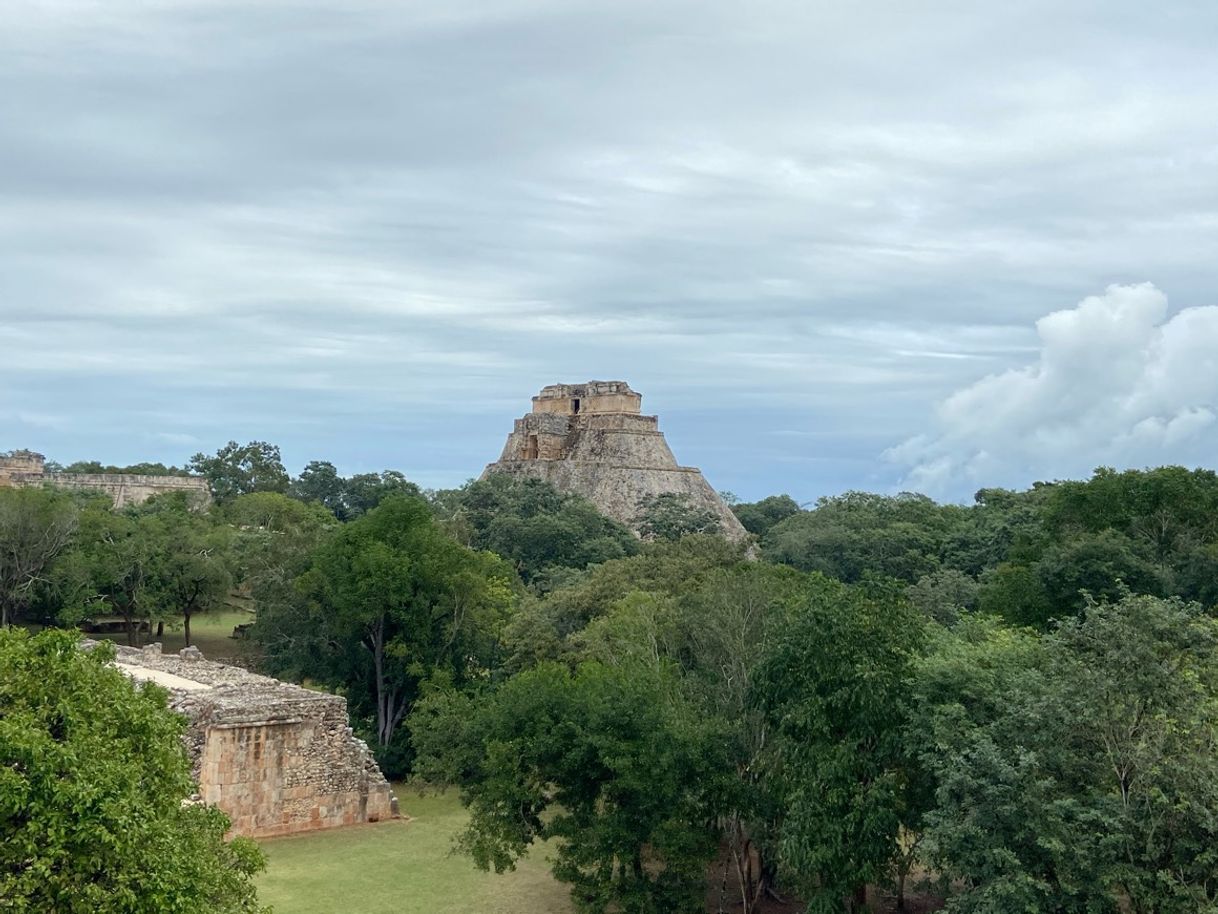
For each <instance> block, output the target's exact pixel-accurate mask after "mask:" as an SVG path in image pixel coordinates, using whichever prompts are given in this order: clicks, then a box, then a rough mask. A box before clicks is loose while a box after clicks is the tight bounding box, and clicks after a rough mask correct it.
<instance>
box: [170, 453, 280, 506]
mask: <svg viewBox="0 0 1218 914" xmlns="http://www.w3.org/2000/svg"><path fill="white" fill-rule="evenodd" d="M188 468H189V469H190V471H191V472H192V473H198V474H199V475H200V476H204V477H206V478H207V482H208V485H209V486H210V487H211V494H212V497H213V498H215V499H216V501H218V502H226V501H229V500H230V499H233V498H236V497H237V496H238V495H246V494H248V493H250V492H286V491H287V490H288V484H289V482H290V479H289V477H288V471H287V470H286V469H284V466H283V460H282V459H281V458H280V456H279V446H278V445H274V444H270V443H269V442H266V441H251V442H249V443H248V444H244V445H242V444H238V443H237V442H236V441H230V442H229V443H228V444H226V445H224V447H222V448H220V450H218V451H216V453H215V454H214V455H211V456H208V455H207V454H204V453H202V452H200V453H198V454H195V455H194V456H193V457H191V458H190V464H189V467H188Z"/></svg>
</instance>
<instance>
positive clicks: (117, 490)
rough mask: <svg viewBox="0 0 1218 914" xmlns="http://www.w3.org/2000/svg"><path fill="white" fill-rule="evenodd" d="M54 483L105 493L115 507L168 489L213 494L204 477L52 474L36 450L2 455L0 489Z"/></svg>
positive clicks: (202, 496) (204, 496)
mask: <svg viewBox="0 0 1218 914" xmlns="http://www.w3.org/2000/svg"><path fill="white" fill-rule="evenodd" d="M41 485H52V486H57V487H59V488H62V489H90V490H94V491H97V492H104V493H105V494H107V495H109V496H110V499H111V500H112V501H113V502H114V507H116V508H122V507H124V506H126V505H133V504H139V503H140V502H144V501H147V500H148V499H149V498H151V497H152V496H153V495H160V494H162V493H164V492H186V493H188V494H189V495H191V496H192V497H195V498H199V499H202V500H204V501H206V500H208V499H210V497H211V495H210V493H209V492H208V489H207V480H206V479H204V478H203V477H202V476H140V475H137V474H134V473H48V472H47V471H46V458H45V457H43V456H42V454H36V453H34V452H33V451H13V452H12V453H10V454H7V455H5V454H0V488H4V487H5V486H9V487H14V486H41Z"/></svg>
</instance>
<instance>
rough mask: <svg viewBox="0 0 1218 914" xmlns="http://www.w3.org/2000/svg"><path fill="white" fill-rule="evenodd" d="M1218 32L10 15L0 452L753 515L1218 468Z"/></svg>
mask: <svg viewBox="0 0 1218 914" xmlns="http://www.w3.org/2000/svg"><path fill="white" fill-rule="evenodd" d="M1216 36H1218V4H1213V3H1206V2H1200V0H1198V2H1194V3H1172V2H1167V3H1162V4H1150V3H1145V2H1143V0H1138V2H1124V0H1104V2H1086V0H1077V2H1071V3H1066V4H1063V3H1061V2H1058V0H1054V2H1041V0H1028V2H1021V3H1007V4H997V3H994V4H977V3H971V4H970V3H935V2H927V3H909V2H899V0H894V2H872V0H863V2H852V3H844V2H832V3H830V2H823V0H790V2H775V0H751V2H748V3H741V2H721V0H697V2H680V0H677V2H673V0H639V2H635V0H613V2H605V0H602V2H596V3H584V2H577V0H553V2H550V0H502V2H497V0H482V2H472V0H445V2H434V0H429V2H406V0H399V2H372V0H343V2H341V3H337V2H331V3H320V2H307V3H306V2H287V0H283V2H280V0H257V2H249V0H241V2H227V0H123V2H115V0H7V2H5V3H3V4H0V449H4V448H9V447H21V446H26V447H31V448H34V449H36V450H41V451H44V452H46V453H47V454H48V455H50V456H52V457H55V458H57V459H59V460H61V461H64V462H67V461H70V460H73V459H78V458H85V457H89V458H99V459H102V460H104V461H107V462H116V463H126V462H132V461H136V460H141V459H159V460H164V461H167V462H179V463H180V462H182V461H184V460H185V459H187V458H188V457H189V456H190V454H192V453H194V452H195V451H197V450H206V451H214V450H215V449H216V448H217V447H219V446H220V445H221V444H223V443H224V442H225V441H227V440H228V439H230V438H235V439H239V440H242V441H245V440H249V439H252V438H259V439H266V440H270V441H273V442H277V443H279V444H280V445H281V446H282V448H283V452H284V457H285V460H286V462H287V463H288V465H289V468H290V469H292V470H293V471H295V470H297V469H299V467H300V466H301V465H303V463H304V462H305V461H306V460H309V459H313V458H327V459H330V460H332V461H334V462H335V463H336V464H337V465H338V466H339V467H340V469H342V470H344V471H348V472H354V471H365V470H375V469H381V468H384V467H396V468H400V469H402V470H404V471H405V472H406V473H407V474H408V475H409V476H411V477H412V478H413V479H415V480H417V481H419V482H421V483H422V484H424V485H432V486H436V485H450V484H458V483H460V482H462V481H463V480H464V479H466V478H468V477H470V476H474V475H477V473H479V472H480V471H481V468H482V466H483V465H484V464H485V463H486V462H488V461H490V460H493V459H495V457H496V456H497V455H498V452H499V450H500V448H501V447H502V444H503V439H504V437H505V436H506V434H507V432H508V430H509V428H510V426H511V422H512V419H513V418H514V417H516V416H518V415H520V414H521V413H523V412H525V411H526V409H527V406H528V402H529V397H530V396H531V395H532V394H533V393H535V392H536V391H537V389H538V388H540V387H541V386H542V385H544V384H547V383H552V382H556V381H582V380H587V379H589V378H604V379H610V378H622V379H626V380H628V381H630V383H631V384H632V385H633V386H634V387H635V389H637V390H640V391H642V393H643V394H644V408H645V410H646V411H649V412H656V413H658V414H659V415H660V418H661V427H662V428H663V429H664V430H665V431H666V432H667V434H668V438H669V442H670V444H672V446H673V449H674V450H675V452H676V454H677V456H678V458H679V459H680V460H681V461H682V462H684V463H688V464H695V465H699V466H701V467H702V468H703V470H704V471H705V472H706V474H707V476H708V478H709V479H710V481H711V483H712V485H714V486H716V487H717V488H720V489H731V490H733V491H735V492H737V493H738V494H739V495H741V496H743V497H745V498H749V499H752V498H756V497H761V496H763V495H766V494H769V493H773V492H780V491H787V492H790V493H792V494H793V495H795V496H796V497H797V498H799V499H800V500H807V499H812V498H815V497H817V496H819V495H822V494H829V493H834V492H839V491H842V490H843V489H847V488H867V489H873V490H884V491H887V490H896V489H899V488H902V487H912V488H916V489H920V490H924V491H927V492H929V493H931V494H933V495H935V496H937V497H941V498H950V499H958V498H967V497H969V496H970V495H971V493H972V492H973V491H974V490H975V489H976V488H977V487H978V486H980V485H983V484H985V485H1012V486H1024V485H1027V484H1028V483H1030V482H1031V481H1033V480H1035V479H1046V478H1060V477H1067V476H1079V475H1085V474H1086V473H1088V472H1089V470H1090V469H1091V468H1092V467H1094V466H1096V465H1098V464H1111V465H1116V466H1127V465H1132V466H1145V465H1153V464H1160V463H1166V462H1179V463H1185V464H1187V465H1190V466H1191V465H1198V464H1204V465H1209V466H1214V465H1215V464H1216V463H1218V421H1216V419H1218V54H1215V51H1214V48H1215V40H1216Z"/></svg>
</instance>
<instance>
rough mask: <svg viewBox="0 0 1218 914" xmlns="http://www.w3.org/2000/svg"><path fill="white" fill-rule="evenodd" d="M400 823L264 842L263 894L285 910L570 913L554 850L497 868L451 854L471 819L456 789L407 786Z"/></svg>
mask: <svg viewBox="0 0 1218 914" xmlns="http://www.w3.org/2000/svg"><path fill="white" fill-rule="evenodd" d="M398 799H399V800H400V802H401V806H402V813H403V814H404V815H408V816H411V817H412V818H411V819H410V820H409V821H407V820H405V819H403V820H400V821H394V822H379V823H377V824H375V825H355V826H352V827H350V828H339V829H333V830H329V831H323V832H315V833H313V834H308V835H299V836H295V837H289V838H272V839H269V840H264V841H260V842H259V844H261V845H262V849H263V850H264V851H265V852H266V856H267V870H266V872H265V873H263V874H262V875H261V876H260V877H259V878H258V897H259V899H260V900H261V901H262V903H263V904H270V905H273V906H274V908H275V914H570V912H571V910H572V908H571V902H570V898H569V896H568V890H567V887H566V886H564V885H561V884H559V883H557V882H555V881H554V879H553V878H552V877H551V876H550V870H549V866H548V864H547V862H546V860H545V850H544V848H537V849H535V850H534V852H533V854H532V855H531V856H529V857H526V858H525V859H524V860H521V861H520V863H519V864H518V865H517V868H516V870H515V871H514V872H508V873H504V874H503V875H502V876H497V875H495V873H493V872H492V873H483V872H481V871H480V870H478V869H476V868H475V867H474V865H473V863H472V862H471V861H470V860H469V858H468V857H464V856H456V855H453V854H450V850H451V848H452V839H453V836H454V835H455V834H456V833H457V832H458V831H459V830H460V828H461V826H462V825H463V824H464V823H465V821H466V812H465V810H464V809H463V808H462V807H461V803H460V802H459V801H458V799H457V794H456V792H455V791H450V792H449V793H446V794H444V795H443V796H435V795H430V796H425V797H420V796H419V795H418V794H415V793H413V792H412V791H410V790H407V789H405V788H398Z"/></svg>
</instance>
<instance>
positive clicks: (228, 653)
mask: <svg viewBox="0 0 1218 914" xmlns="http://www.w3.org/2000/svg"><path fill="white" fill-rule="evenodd" d="M253 621H254V616H253V614H252V613H248V612H245V611H244V610H240V609H224V610H219V611H216V612H207V613H200V614H199V615H197V616H193V617H192V618H191V620H190V640H191V641H192V642H193V643H194V645H195V646H196V647H197V648H198V649H199V650H201V651H202V652H203V656H204V657H206V658H207V659H208V660H231V659H232V658H234V657H240V656H241V655H242V653H243V652H244V651H245V649H246V646H247V642H245V641H238V640H237V639H235V638H233V637H231V636H232V633H233V627H234V626H236V625H241V624H242V623H245V622H253ZM155 631H156V626H155V625H153V632H154V634H152V635H151V636H149V638H148V640H150V641H158V640H159V641H160V642H161V645H162V648H163V650H164V651H165V653H166V654H174V653H177V652H178V651H179V650H181V649H182V648H183V647H185V646H186V639H185V638H184V637H183V634H182V622H181V620H179V621H177V622H176V623H173V624H169V623H166V625H165V634H164V635H162V636H161V637H160V638H159V639H158V638H157V637H156V634H155ZM89 637H91V638H108V639H110V640H111V641H113V642H115V643H116V644H126V643H127V636H126V635H125V634H124V633H122V632H118V633H113V634H105V635H90V636H89Z"/></svg>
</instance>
